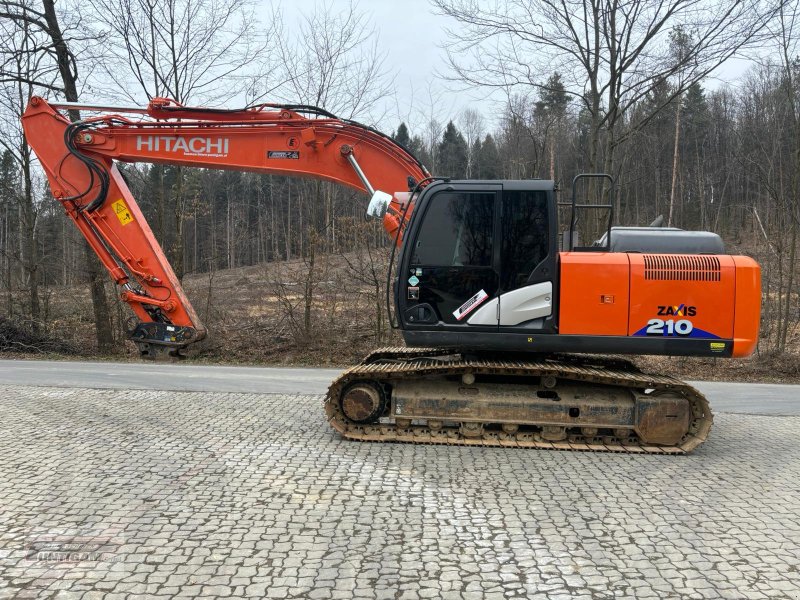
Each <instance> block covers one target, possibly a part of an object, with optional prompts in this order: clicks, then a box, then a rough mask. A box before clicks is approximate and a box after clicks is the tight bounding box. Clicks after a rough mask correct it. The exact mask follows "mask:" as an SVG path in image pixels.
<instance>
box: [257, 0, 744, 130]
mask: <svg viewBox="0 0 800 600" xmlns="http://www.w3.org/2000/svg"><path fill="white" fill-rule="evenodd" d="M267 1H269V0H267ZM274 1H275V2H278V4H279V6H280V8H281V11H282V12H283V14H284V16H285V17H286V25H287V27H292V26H293V24H294V26H296V23H297V21H298V20H299V19H300V16H301V15H302V14H303V13H310V12H312V11H313V8H314V6H315V5H317V6H319V5H320V3H321V2H323V1H324V3H325V5H326V6H328V7H330V8H331V9H332V10H334V11H336V10H341V11H346V10H347V8H348V6H349V5H350V3H351V0H274ZM354 1H356V4H357V6H358V8H359V10H361V11H364V12H365V13H367V14H368V15H369V18H370V21H371V23H372V24H373V25H374V27H375V29H376V30H377V33H378V36H379V39H380V42H381V45H382V47H383V49H384V50H385V52H386V60H385V66H386V70H387V71H388V72H389V73H390V74H391V75H393V76H395V75H396V78H395V80H394V81H395V88H396V98H395V99H393V101H392V102H391V103H390V104H389V106H388V107H387V114H386V115H385V116H384V117H383V118H382V119H381V122H380V123H379V126H380V127H382V128H383V129H386V130H387V132H390V131H389V130H391V129H393V128H394V127H396V125H397V124H398V123H399V121H401V120H402V121H406V122H407V123H409V124H410V125H411V126H412V129H414V128H415V126H422V124H423V123H424V121H425V116H426V115H430V114H434V115H438V116H439V117H440V119H448V118H455V117H457V115H458V113H459V112H460V111H461V110H463V109H464V108H466V107H472V108H475V109H478V110H480V111H481V113H482V114H483V115H484V117H485V118H486V122H487V125H488V126H489V127H494V125H495V124H496V123H495V119H494V116H493V115H495V114H498V112H499V109H498V107H497V106H496V103H497V102H501V101H502V98H500V97H499V96H498V97H496V100H495V102H492V101H491V99H489V100H487V94H486V90H475V91H474V92H463V91H461V92H453V91H448V90H447V86H448V84H447V83H445V82H442V81H441V80H440V79H439V78H438V77H437V73H442V72H447V71H448V69H447V64H446V54H445V52H444V50H442V48H441V46H442V44H443V43H444V42H445V41H446V40H447V33H446V30H447V28H448V27H450V28H452V27H457V23H456V22H455V21H454V20H453V19H450V18H447V17H443V16H441V15H437V14H435V13H434V12H433V11H432V9H431V3H430V0H354ZM748 66H749V63H748V62H746V61H744V60H734V61H730V62H729V64H727V65H723V67H722V68H721V69H719V71H718V73H716V74H715V75H716V76H715V77H714V78H710V79H709V80H707V81H706V82H705V84H704V87H705V88H706V89H713V88H716V87H717V86H719V85H721V84H722V83H724V82H732V81H735V80H736V79H737V78H738V77H740V76H741V75H742V73H743V72H744V71H745V70H746V69H747V68H748Z"/></svg>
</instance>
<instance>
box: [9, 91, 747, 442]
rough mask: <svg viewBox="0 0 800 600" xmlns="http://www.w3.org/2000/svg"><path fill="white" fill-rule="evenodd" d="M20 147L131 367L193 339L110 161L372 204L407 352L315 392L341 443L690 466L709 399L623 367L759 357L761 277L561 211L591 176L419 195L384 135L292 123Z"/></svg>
mask: <svg viewBox="0 0 800 600" xmlns="http://www.w3.org/2000/svg"><path fill="white" fill-rule="evenodd" d="M69 109H81V110H85V111H93V112H94V113H99V116H95V117H92V118H88V119H84V120H81V121H77V122H70V121H69V120H68V119H67V118H65V116H64V115H63V114H61V112H59V111H64V110H69ZM23 127H24V130H25V135H26V137H27V140H28V143H29V144H30V146H31V147H32V149H33V150H34V152H35V153H36V155H37V156H38V158H39V161H40V162H41V164H42V167H43V168H44V170H45V172H46V174H47V177H48V180H49V183H50V188H51V190H52V193H53V196H54V197H55V198H56V199H57V200H58V201H59V202H60V203H61V204H62V205H63V206H64V209H65V210H66V213H67V215H68V216H69V218H70V219H72V221H73V222H74V223H75V224H76V225H77V227H78V228H79V229H80V231H81V233H82V234H83V236H84V237H85V238H86V239H87V240H88V242H89V244H90V246H91V247H92V249H93V250H94V251H95V252H96V253H97V255H98V257H99V258H100V260H101V262H102V263H103V265H104V266H105V268H106V269H107V270H108V272H109V273H110V275H111V277H112V278H113V280H114V282H115V283H116V284H117V285H118V286H119V288H120V290H121V291H120V294H121V298H122V300H124V301H125V302H127V303H128V305H129V306H130V307H131V309H132V311H133V314H134V316H135V319H134V320H135V324H134V325H133V326H132V327H131V329H130V331H129V335H130V338H131V340H133V342H135V343H136V345H137V346H138V348H139V349H140V351H141V353H142V355H143V356H147V357H158V356H163V355H177V354H179V353H180V351H181V350H183V349H184V348H186V347H187V346H188V345H190V344H192V343H194V342H197V341H199V340H201V339H203V338H204V337H205V335H206V329H205V328H204V326H203V325H202V323H201V322H200V321H199V319H198V317H197V314H196V313H195V311H194V309H193V308H192V305H191V304H190V302H189V300H188V299H187V297H186V295H185V294H184V292H183V290H182V288H181V285H180V283H179V281H178V279H177V278H176V276H175V274H174V273H173V270H172V268H171V267H170V265H169V263H168V262H167V259H166V257H165V256H164V253H163V252H162V250H161V248H160V246H159V244H158V242H157V241H156V239H155V237H154V236H153V233H152V231H151V230H150V227H149V226H148V224H147V221H146V220H145V217H144V215H143V214H142V212H141V210H140V209H139V207H138V205H137V204H136V201H135V199H134V198H133V197H132V195H131V192H130V191H129V189H128V187H127V185H126V184H125V181H124V179H123V178H122V176H121V174H120V172H119V171H118V170H117V168H116V166H115V165H114V161H123V162H151V163H163V164H173V165H186V166H193V167H206V168H218V169H238V170H244V171H254V172H262V173H272V174H281V175H293V176H305V177H313V178H318V179H323V180H327V181H332V182H335V183H339V184H342V185H345V186H348V187H350V188H354V189H356V190H360V191H363V192H366V193H368V194H369V195H370V196H371V199H370V201H369V205H368V209H367V213H368V215H369V216H372V217H378V218H382V219H383V225H384V228H385V229H386V231H387V233H388V234H389V236H390V237H391V239H392V240H393V241H394V242H395V246H394V247H393V250H397V251H398V252H397V257H396V258H397V261H396V268H395V269H394V271H393V270H392V269H391V267H390V275H389V276H391V273H392V272H394V273H395V279H394V285H393V286H392V287H393V294H394V317H395V319H396V321H397V324H398V326H399V328H400V329H401V330H402V334H403V337H404V340H405V342H406V347H400V348H385V349H381V350H378V351H375V352H373V353H371V354H370V355H369V356H367V357H366V358H365V359H364V360H363V361H362V362H361V363H360V364H359V365H357V366H354V367H352V368H350V369H348V370H347V371H345V372H344V373H343V374H342V375H341V376H340V377H338V378H337V379H336V380H335V381H334V382H333V383H332V384H331V386H330V388H329V391H328V394H327V397H326V399H325V404H324V409H325V412H326V415H327V418H328V420H329V422H330V424H331V425H332V426H333V427H334V428H335V429H336V430H337V431H339V432H340V433H341V435H343V436H344V437H346V438H349V439H355V440H369V441H404V442H416V443H440V444H467V445H472V444H474V445H484V446H514V447H536V448H556V449H577V450H606V451H608V450H611V451H625V452H649V453H686V452H689V451H691V450H693V449H694V448H695V447H697V446H698V445H699V444H701V443H702V442H703V441H704V440H705V439H706V437H707V435H708V432H709V430H710V427H711V421H712V416H711V411H710V408H709V405H708V402H707V401H706V399H705V398H704V397H703V396H702V395H701V394H700V393H699V392H698V391H697V390H695V389H694V388H692V387H691V386H689V385H687V384H685V383H683V382H681V381H679V380H677V379H674V378H672V377H669V376H664V375H652V374H647V373H643V372H641V371H640V370H639V369H637V368H636V367H635V366H634V365H633V364H632V363H631V362H629V361H628V360H625V359H624V358H621V357H620V356H619V355H623V354H655V355H668V356H709V357H720V358H725V357H743V356H748V355H750V354H751V353H752V352H753V350H754V348H755V345H756V343H757V340H758V329H759V321H760V302H761V284H760V269H759V266H758V265H757V264H756V263H755V262H754V261H753V260H752V259H750V258H748V257H745V256H731V255H727V254H725V252H724V247H723V244H722V241H721V240H720V238H719V237H718V236H717V235H715V234H713V233H709V232H696V231H683V230H680V229H676V228H670V227H641V228H636V227H612V219H613V215H612V213H613V208H612V206H613V204H612V203H609V204H603V203H590V202H588V201H583V200H581V201H579V200H578V197H577V193H576V190H577V189H578V188H580V187H581V186H584V187H585V186H586V184H595V186H597V185H598V184H599V183H600V182H599V181H598V180H599V179H603V178H607V179H609V180H610V177H608V176H607V175H602V174H586V175H579V176H578V177H577V178H576V180H575V181H574V182H573V193H572V198H571V201H565V202H559V201H558V199H557V189H556V186H555V184H554V182H553V181H546V180H526V181H511V180H500V181H478V180H470V181H463V180H451V179H447V178H441V177H432V176H431V175H430V174H429V172H428V171H427V169H426V168H425V167H424V166H423V165H422V163H420V161H419V160H417V159H416V158H415V157H414V156H413V154H412V153H411V152H410V151H409V150H408V149H406V148H404V147H402V146H401V145H400V144H398V143H397V142H395V141H394V140H392V139H391V138H390V137H388V136H386V135H384V134H382V133H380V132H378V131H377V130H375V129H372V128H370V127H366V126H364V125H361V124H359V123H356V122H354V121H351V120H346V119H339V118H337V117H335V116H334V115H332V114H330V113H328V112H326V111H324V110H322V109H319V108H316V107H313V106H305V105H275V104H265V105H259V106H255V107H249V108H246V109H241V110H223V109H211V108H193V107H184V106H181V105H179V104H177V103H176V102H174V101H172V100H169V99H161V98H156V99H153V100H152V101H151V102H150V103H149V105H148V106H147V108H141V107H111V106H97V105H87V104H78V103H67V102H63V103H48V102H47V101H46V100H44V99H42V98H39V97H34V98H32V99H31V100H30V103H29V105H28V107H27V110H26V111H25V114H24V116H23ZM606 185H607V184H606ZM559 213H561V216H563V217H565V218H564V222H565V223H568V225H565V228H564V231H559V222H560V221H559ZM606 219H607V221H606ZM598 221H600V222H602V223H603V224H604V226H603V233H602V235H601V236H600V237H599V239H598V240H597V241H595V242H593V243H591V244H589V245H581V243H580V232H579V226H580V225H581V223H589V222H598ZM606 223H607V226H606ZM394 259H395V256H394V253H393V256H392V262H393V263H394Z"/></svg>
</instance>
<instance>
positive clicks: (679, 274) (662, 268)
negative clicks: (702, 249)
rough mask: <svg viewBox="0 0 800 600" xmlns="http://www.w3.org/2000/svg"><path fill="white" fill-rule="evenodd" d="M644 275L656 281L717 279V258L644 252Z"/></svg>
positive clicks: (718, 266)
mask: <svg viewBox="0 0 800 600" xmlns="http://www.w3.org/2000/svg"><path fill="white" fill-rule="evenodd" d="M644 277H645V279H649V280H657V281H719V280H720V265H719V258H717V257H716V256H692V255H684V254H645V255H644Z"/></svg>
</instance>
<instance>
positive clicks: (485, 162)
mask: <svg viewBox="0 0 800 600" xmlns="http://www.w3.org/2000/svg"><path fill="white" fill-rule="evenodd" d="M478 164H479V165H480V178H481V179H500V178H501V177H502V169H501V168H500V152H499V151H498V150H497V144H495V141H494V138H493V137H492V136H491V135H487V136H486V137H485V138H484V139H483V143H482V144H481V151H480V154H479V155H478Z"/></svg>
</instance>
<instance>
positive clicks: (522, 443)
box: [325, 347, 713, 454]
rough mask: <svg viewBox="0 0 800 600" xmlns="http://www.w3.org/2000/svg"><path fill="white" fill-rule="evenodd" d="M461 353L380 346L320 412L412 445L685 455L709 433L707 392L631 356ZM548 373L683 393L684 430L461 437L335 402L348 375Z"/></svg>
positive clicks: (368, 436)
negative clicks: (662, 436) (355, 414)
mask: <svg viewBox="0 0 800 600" xmlns="http://www.w3.org/2000/svg"><path fill="white" fill-rule="evenodd" d="M459 356H460V353H459V352H456V351H450V350H447V349H437V348H402V347H401V348H382V349H380V350H376V351H375V352H373V353H371V354H370V355H369V356H367V357H366V358H365V359H364V360H363V361H362V363H361V364H359V365H357V366H355V367H352V368H350V369H348V370H347V371H345V372H344V373H342V375H340V376H339V377H338V378H337V379H336V380H335V381H334V382H333V383H332V384H331V386H330V388H329V389H328V394H327V396H326V398H325V412H326V415H327V417H328V421H329V422H330V424H331V426H332V427H333V428H334V429H336V430H337V431H338V432H339V433H340V434H341V435H342V436H344V437H345V438H347V439H351V440H359V441H371V442H409V443H415V444H450V445H453V444H455V445H467V446H502V447H516V448H546V449H552V450H580V451H590V452H597V451H600V452H628V453H648V454H686V453H689V452H691V451H692V450H694V449H695V448H697V447H698V446H699V445H700V444H702V443H703V442H704V441H705V440H706V438H707V437H708V433H709V431H710V430H711V423H712V421H713V416H712V414H711V409H710V407H709V405H708V401H707V400H706V398H705V397H704V396H703V395H702V394H701V393H700V392H698V391H697V390H696V389H695V388H693V387H691V386H690V385H688V384H686V383H684V382H682V381H680V380H679V379H675V378H673V377H669V376H664V375H650V374H647V373H642V372H640V371H639V370H638V369H636V367H634V366H633V364H632V363H630V362H628V361H627V360H624V359H620V358H618V357H609V358H605V357H599V356H581V355H562V356H559V357H557V358H548V359H543V360H532V361H528V360H525V361H514V360H484V359H470V358H454V357H459ZM463 373H474V374H476V375H481V374H488V375H506V376H510V377H516V376H526V377H529V376H533V377H543V376H553V377H556V378H557V379H558V380H562V381H564V380H571V381H581V382H588V383H593V384H595V385H597V386H605V385H610V386H616V387H630V388H635V389H639V390H642V389H653V390H656V391H658V390H669V391H671V392H677V393H679V394H681V395H682V396H684V397H685V398H686V399H687V400H689V402H690V403H691V407H692V414H693V419H692V423H691V424H690V426H689V431H688V433H687V434H686V435H685V436H684V437H683V439H682V440H681V442H680V443H679V444H677V445H674V446H661V445H648V444H645V443H643V442H642V441H641V440H639V439H637V438H636V437H635V434H634V433H633V432H631V433H632V437H631V438H629V439H620V438H615V437H609V436H602V437H598V438H586V437H584V436H581V435H575V434H569V436H568V438H567V439H566V440H564V441H560V442H549V441H547V440H543V439H541V437H540V436H539V435H538V434H537V433H534V432H530V431H519V432H517V433H514V434H507V433H504V432H501V431H494V430H486V429H484V431H483V434H482V435H481V436H480V437H465V436H463V435H462V434H461V433H460V431H459V430H458V429H457V428H445V429H442V430H440V431H438V432H437V431H433V430H431V429H429V428H428V427H427V425H411V426H410V427H406V428H398V427H397V426H396V425H393V424H382V423H377V424H374V425H358V424H355V423H353V422H351V421H349V419H347V418H346V417H345V416H344V414H343V413H342V412H341V409H340V408H339V401H338V399H339V397H340V395H341V393H342V392H343V391H344V388H345V387H346V386H347V385H349V384H350V383H352V382H355V381H364V380H371V381H378V382H381V383H391V382H392V381H396V380H399V379H405V378H414V377H419V376H424V375H442V376H444V375H460V374H463Z"/></svg>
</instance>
